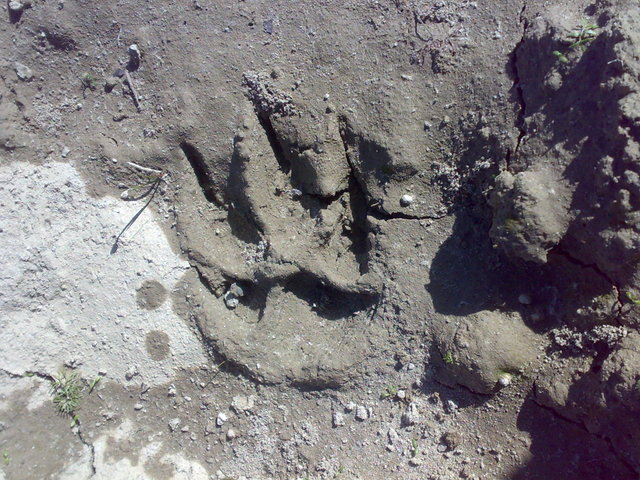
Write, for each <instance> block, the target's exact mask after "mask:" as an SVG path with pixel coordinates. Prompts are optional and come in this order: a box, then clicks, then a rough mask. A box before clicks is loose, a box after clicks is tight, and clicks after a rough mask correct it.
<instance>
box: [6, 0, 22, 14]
mask: <svg viewBox="0 0 640 480" xmlns="http://www.w3.org/2000/svg"><path fill="white" fill-rule="evenodd" d="M22 10H24V4H23V3H22V2H18V1H17V0H11V1H10V2H9V11H10V12H12V13H20V12H22Z"/></svg>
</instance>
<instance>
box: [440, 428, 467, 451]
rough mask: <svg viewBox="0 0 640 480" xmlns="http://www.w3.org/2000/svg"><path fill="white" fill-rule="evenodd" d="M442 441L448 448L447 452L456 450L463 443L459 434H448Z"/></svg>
mask: <svg viewBox="0 0 640 480" xmlns="http://www.w3.org/2000/svg"><path fill="white" fill-rule="evenodd" d="M440 441H441V442H442V443H443V445H445V446H446V447H447V450H456V449H457V448H458V447H459V446H460V444H461V443H462V436H461V435H460V434H459V433H458V432H446V433H445V434H444V435H443V436H442V438H441V439H440Z"/></svg>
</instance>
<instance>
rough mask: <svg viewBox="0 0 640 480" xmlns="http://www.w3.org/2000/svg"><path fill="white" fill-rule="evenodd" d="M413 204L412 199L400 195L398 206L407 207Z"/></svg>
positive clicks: (409, 196)
mask: <svg viewBox="0 0 640 480" xmlns="http://www.w3.org/2000/svg"><path fill="white" fill-rule="evenodd" d="M412 203H413V197H412V196H411V195H407V194H405V195H402V197H400V205H401V206H403V207H408V206H409V205H411V204H412Z"/></svg>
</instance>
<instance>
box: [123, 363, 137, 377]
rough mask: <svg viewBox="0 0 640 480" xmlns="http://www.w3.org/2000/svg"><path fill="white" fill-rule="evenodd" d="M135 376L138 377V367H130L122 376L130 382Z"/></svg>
mask: <svg viewBox="0 0 640 480" xmlns="http://www.w3.org/2000/svg"><path fill="white" fill-rule="evenodd" d="M136 375H138V367H136V366H135V365H131V366H130V367H129V369H128V370H127V371H126V373H125V374H124V378H126V379H127V380H131V379H132V378H133V377H135V376H136Z"/></svg>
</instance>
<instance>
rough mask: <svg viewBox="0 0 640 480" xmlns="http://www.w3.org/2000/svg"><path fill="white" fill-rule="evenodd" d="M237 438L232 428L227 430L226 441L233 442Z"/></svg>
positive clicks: (236, 433)
mask: <svg viewBox="0 0 640 480" xmlns="http://www.w3.org/2000/svg"><path fill="white" fill-rule="evenodd" d="M237 436H238V432H236V431H235V430H234V429H233V428H230V429H229V430H227V440H233V439H234V438H236V437H237Z"/></svg>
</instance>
